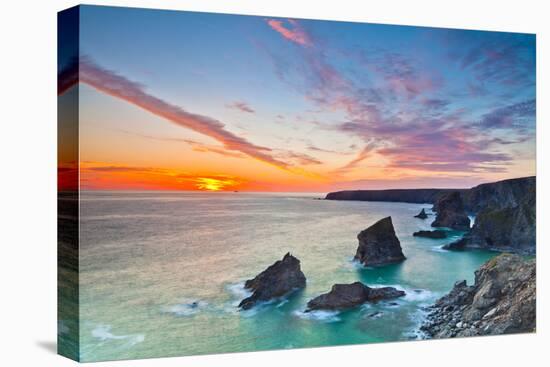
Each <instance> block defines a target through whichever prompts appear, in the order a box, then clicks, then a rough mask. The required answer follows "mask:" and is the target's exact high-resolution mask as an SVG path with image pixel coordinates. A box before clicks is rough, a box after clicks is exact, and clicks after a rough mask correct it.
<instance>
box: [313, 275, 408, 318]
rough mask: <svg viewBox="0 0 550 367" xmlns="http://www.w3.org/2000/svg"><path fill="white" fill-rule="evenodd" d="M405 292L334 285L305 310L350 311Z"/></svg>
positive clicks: (362, 286)
mask: <svg viewBox="0 0 550 367" xmlns="http://www.w3.org/2000/svg"><path fill="white" fill-rule="evenodd" d="M404 295H405V292H403V291H400V290H397V289H395V288H392V287H383V288H370V287H368V286H366V285H365V284H363V283H361V282H355V283H352V284H335V285H333V286H332V289H331V290H330V292H328V293H325V294H321V295H320V296H318V297H315V298H313V299H312V300H310V301H309V302H308V303H307V310H306V312H309V311H314V310H331V311H336V310H338V311H341V310H346V309H350V308H353V307H356V306H359V305H362V304H363V303H365V302H378V301H382V300H385V299H392V298H397V297H401V296H404Z"/></svg>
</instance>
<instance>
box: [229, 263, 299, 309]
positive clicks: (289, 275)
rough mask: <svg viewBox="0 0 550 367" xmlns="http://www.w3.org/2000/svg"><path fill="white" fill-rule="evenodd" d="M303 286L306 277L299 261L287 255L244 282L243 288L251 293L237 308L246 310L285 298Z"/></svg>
mask: <svg viewBox="0 0 550 367" xmlns="http://www.w3.org/2000/svg"><path fill="white" fill-rule="evenodd" d="M305 286H306V277H305V275H304V273H302V270H301V269H300V260H298V259H297V258H295V257H294V256H292V255H291V254H290V253H287V254H286V255H285V256H284V257H283V259H282V260H278V261H276V262H275V263H274V264H273V265H271V266H269V267H268V268H267V269H266V270H264V271H262V272H261V273H260V274H258V275H257V276H256V277H255V278H254V279H249V280H247V281H246V282H245V284H244V288H245V289H248V290H250V291H252V292H253V293H252V295H251V296H250V297H248V298H245V299H243V300H242V301H241V303H240V304H239V308H242V309H243V310H247V309H250V308H252V307H254V306H255V305H256V304H257V303H258V302H265V301H269V300H272V299H274V298H279V297H283V296H286V295H288V294H289V293H291V292H293V291H295V290H297V289H301V288H304V287H305Z"/></svg>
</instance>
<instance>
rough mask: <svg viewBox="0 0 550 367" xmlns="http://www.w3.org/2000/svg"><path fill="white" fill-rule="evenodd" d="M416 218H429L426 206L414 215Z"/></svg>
mask: <svg viewBox="0 0 550 367" xmlns="http://www.w3.org/2000/svg"><path fill="white" fill-rule="evenodd" d="M414 217H415V218H420V219H426V218H428V214H426V211H425V210H424V208H422V210H421V211H420V213H418V214H417V215H415V216H414Z"/></svg>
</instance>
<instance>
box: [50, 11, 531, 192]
mask: <svg viewBox="0 0 550 367" xmlns="http://www.w3.org/2000/svg"><path fill="white" fill-rule="evenodd" d="M79 42H80V51H79V56H78V57H76V58H75V57H68V56H66V57H65V55H63V53H61V54H60V58H59V70H58V73H59V79H60V86H61V87H60V88H59V90H58V93H59V98H60V103H61V104H62V103H63V99H64V98H65V99H67V100H68V99H69V98H71V93H74V92H72V91H74V90H75V89H76V88H78V96H79V118H80V122H79V136H80V139H79V149H80V186H81V188H83V189H88V190H206V191H291V192H300V191H310V192H327V191H335V190H344V189H384V188H414V187H457V188H459V187H471V186H474V185H476V184H479V183H482V182H490V181H496V180H500V179H506V178H512V177H521V176H528V175H534V174H535V115H536V95H535V89H536V88H535V79H536V75H535V59H536V57H535V56H536V55H535V54H536V50H535V35H531V34H518V33H504V32H485V31H467V30H451V29H441V28H426V27H407V26H394V25H379V24H367V23H349V22H334V21H322V20H305V19H286V18H273V17H254V16H239V15H225V14H210V13H196V12H181V11H161V10H145V9H133V8H115V7H94V6H81V8H80V39H79ZM76 70H78V73H79V74H78V78H74V77H73V78H70V75H71V72H73V73H76Z"/></svg>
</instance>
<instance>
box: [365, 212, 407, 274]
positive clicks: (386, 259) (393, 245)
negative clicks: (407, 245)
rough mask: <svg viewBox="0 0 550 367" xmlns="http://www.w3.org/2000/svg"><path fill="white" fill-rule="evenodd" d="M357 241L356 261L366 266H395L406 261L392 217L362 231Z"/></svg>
mask: <svg viewBox="0 0 550 367" xmlns="http://www.w3.org/2000/svg"><path fill="white" fill-rule="evenodd" d="M357 239H358V240H359V246H358V247H357V252H356V254H355V259H356V260H359V261H360V262H361V263H362V264H363V265H365V266H380V265H387V264H394V263H398V262H401V261H403V260H405V255H403V251H402V250H401V243H400V242H399V239H398V238H397V236H396V235H395V229H394V228H393V223H392V220H391V217H386V218H384V219H381V220H379V221H378V222H376V223H375V224H373V225H372V226H370V227H369V228H367V229H365V230H363V231H361V232H360V233H359V234H358V235H357Z"/></svg>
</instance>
